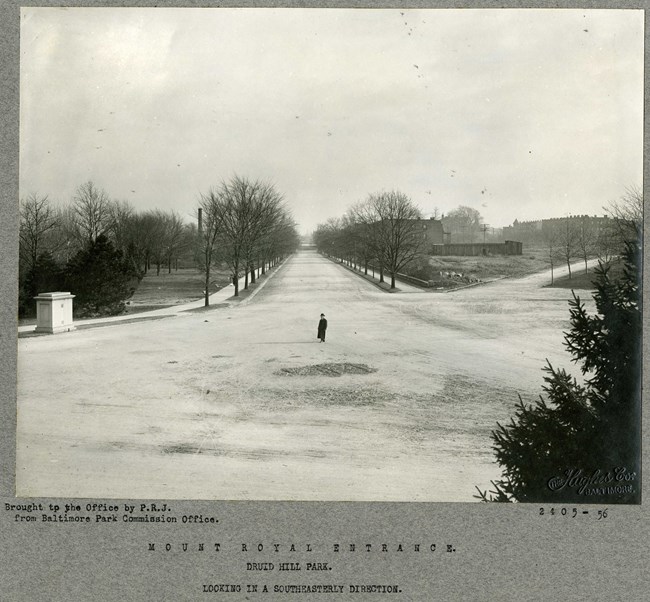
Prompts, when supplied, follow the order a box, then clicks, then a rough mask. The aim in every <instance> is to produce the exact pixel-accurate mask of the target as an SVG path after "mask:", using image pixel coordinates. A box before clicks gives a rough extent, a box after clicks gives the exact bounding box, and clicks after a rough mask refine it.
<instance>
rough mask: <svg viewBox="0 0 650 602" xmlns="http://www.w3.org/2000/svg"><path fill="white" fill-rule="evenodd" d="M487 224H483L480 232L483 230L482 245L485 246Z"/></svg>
mask: <svg viewBox="0 0 650 602" xmlns="http://www.w3.org/2000/svg"><path fill="white" fill-rule="evenodd" d="M488 227H489V224H483V225H482V226H481V230H483V244H485V233H486V232H487V230H488Z"/></svg>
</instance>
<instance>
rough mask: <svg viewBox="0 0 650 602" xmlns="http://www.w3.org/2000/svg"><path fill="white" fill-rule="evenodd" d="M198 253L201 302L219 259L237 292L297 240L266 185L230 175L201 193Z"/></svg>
mask: <svg viewBox="0 0 650 602" xmlns="http://www.w3.org/2000/svg"><path fill="white" fill-rule="evenodd" d="M199 215H200V219H199V223H200V225H199V232H198V253H197V256H198V257H199V260H200V265H201V267H202V269H203V270H204V272H205V305H206V306H207V305H209V303H210V301H209V295H210V293H209V291H210V273H211V266H213V265H215V264H225V265H226V266H227V267H228V269H229V271H230V275H231V278H232V283H233V285H234V287H235V291H234V294H235V296H237V295H239V278H240V277H241V276H242V275H243V276H244V288H248V285H249V282H250V283H251V284H253V283H254V282H255V278H256V274H257V273H258V271H260V273H261V274H264V273H265V271H266V269H267V268H268V267H272V266H273V265H275V264H276V263H277V262H278V261H280V260H281V259H282V258H284V257H285V256H286V255H288V254H289V253H291V252H293V251H294V250H295V249H296V248H297V247H298V245H299V237H298V233H297V230H296V225H295V223H294V222H293V220H292V218H291V215H290V213H289V211H288V209H287V208H286V207H285V205H284V201H283V198H282V196H281V195H280V193H278V192H277V190H276V189H275V188H274V186H273V185H272V184H269V183H266V182H261V181H259V180H255V181H251V180H249V179H248V178H244V177H240V176H237V175H235V176H233V177H232V178H231V179H230V180H229V181H222V182H221V184H220V185H219V186H216V187H213V188H212V189H211V190H209V191H208V192H207V193H205V194H202V195H201V199H200V202H199Z"/></svg>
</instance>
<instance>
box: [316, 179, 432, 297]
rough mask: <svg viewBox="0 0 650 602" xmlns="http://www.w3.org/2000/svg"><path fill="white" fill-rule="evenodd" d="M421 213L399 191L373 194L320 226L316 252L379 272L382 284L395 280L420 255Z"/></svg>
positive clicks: (393, 283) (421, 241) (422, 240)
mask: <svg viewBox="0 0 650 602" xmlns="http://www.w3.org/2000/svg"><path fill="white" fill-rule="evenodd" d="M420 219H422V212H421V211H420V209H419V208H418V207H417V206H415V205H414V204H413V202H412V201H411V199H410V198H409V197H408V196H406V195H405V194H403V193H401V192H399V191H390V192H380V193H375V194H370V195H369V196H368V198H367V199H366V200H365V201H363V202H361V203H358V204H356V205H354V206H353V207H351V208H350V209H349V210H348V211H347V212H346V213H345V215H343V216H342V217H339V218H332V219H330V220H328V221H327V222H326V223H325V224H321V225H319V226H318V227H317V229H316V231H315V232H314V242H315V244H316V247H317V249H318V250H319V251H320V252H321V253H324V254H326V255H328V256H330V257H335V258H337V259H339V260H340V261H342V262H345V263H347V264H349V265H350V266H351V267H354V268H355V269H356V268H358V267H361V266H362V267H363V270H364V273H365V274H367V273H368V269H369V268H371V269H373V270H374V269H377V270H378V271H379V281H380V282H384V276H385V274H388V275H390V279H391V283H390V285H391V288H395V277H396V275H397V274H398V273H399V272H400V270H401V269H402V268H403V267H404V266H405V265H407V264H408V263H409V262H411V261H412V260H413V259H414V258H415V257H416V256H417V255H418V254H419V253H420V251H421V249H422V246H423V243H424V239H423V237H422V230H421V229H420V227H419V220H420Z"/></svg>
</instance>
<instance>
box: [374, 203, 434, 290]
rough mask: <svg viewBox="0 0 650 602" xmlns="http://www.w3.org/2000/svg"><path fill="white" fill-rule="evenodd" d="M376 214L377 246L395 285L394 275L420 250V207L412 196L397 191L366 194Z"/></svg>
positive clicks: (421, 241)
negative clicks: (415, 203) (410, 197)
mask: <svg viewBox="0 0 650 602" xmlns="http://www.w3.org/2000/svg"><path fill="white" fill-rule="evenodd" d="M369 203H370V205H371V207H372V209H373V211H374V212H375V214H376V216H377V221H376V222H375V223H374V225H373V234H374V235H375V236H376V241H377V242H376V245H377V248H378V251H379V253H380V254H381V256H382V258H383V261H382V265H384V266H385V267H386V270H387V271H388V272H389V274H390V277H391V283H390V286H391V288H395V276H396V275H397V273H398V272H399V270H400V269H401V268H403V267H404V266H405V265H406V264H407V263H409V262H410V261H412V260H413V259H414V258H415V257H416V255H418V253H419V252H420V250H421V247H422V243H423V239H422V237H421V236H420V234H421V230H420V228H418V225H419V223H418V222H419V220H420V219H422V214H421V212H420V210H419V209H418V208H417V207H416V206H415V205H414V204H413V203H412V201H411V199H409V197H407V196H406V195H405V194H403V193H401V192H398V191H391V192H382V193H379V194H373V195H370V197H369Z"/></svg>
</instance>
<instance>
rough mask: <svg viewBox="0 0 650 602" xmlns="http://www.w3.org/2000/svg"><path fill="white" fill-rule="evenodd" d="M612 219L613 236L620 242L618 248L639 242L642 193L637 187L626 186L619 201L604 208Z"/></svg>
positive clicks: (612, 202) (641, 230)
mask: <svg viewBox="0 0 650 602" xmlns="http://www.w3.org/2000/svg"><path fill="white" fill-rule="evenodd" d="M604 209H605V212H606V213H607V215H609V216H610V217H611V218H613V220H614V221H613V225H614V226H615V231H614V235H615V236H617V237H618V238H619V240H620V243H621V244H620V248H621V249H622V248H623V246H624V243H625V242H627V241H630V242H632V241H641V240H642V238H643V237H642V234H643V191H642V190H641V188H640V187H638V186H634V185H633V186H628V187H627V188H626V189H625V193H624V194H623V196H621V198H620V199H618V200H616V201H610V203H609V204H608V205H607V206H606V207H604Z"/></svg>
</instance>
